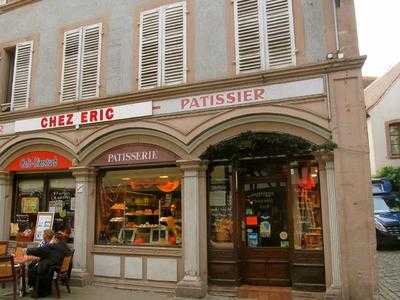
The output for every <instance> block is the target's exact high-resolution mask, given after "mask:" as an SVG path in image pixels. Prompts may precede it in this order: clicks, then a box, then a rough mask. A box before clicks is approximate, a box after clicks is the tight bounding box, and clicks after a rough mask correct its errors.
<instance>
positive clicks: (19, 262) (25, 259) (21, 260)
mask: <svg viewBox="0 0 400 300" xmlns="http://www.w3.org/2000/svg"><path fill="white" fill-rule="evenodd" d="M38 259H39V258H38V257H36V256H30V255H23V256H15V257H14V264H15V268H19V269H20V272H21V278H22V286H21V293H22V296H25V295H26V270H27V267H26V266H27V265H28V264H29V263H30V262H32V261H35V260H38Z"/></svg>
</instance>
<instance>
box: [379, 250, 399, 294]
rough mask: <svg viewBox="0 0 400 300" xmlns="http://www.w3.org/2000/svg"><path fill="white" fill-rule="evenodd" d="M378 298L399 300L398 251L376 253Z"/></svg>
mask: <svg viewBox="0 0 400 300" xmlns="http://www.w3.org/2000/svg"><path fill="white" fill-rule="evenodd" d="M378 271H379V282H378V286H379V296H380V299H382V300H399V299H400V250H385V251H378Z"/></svg>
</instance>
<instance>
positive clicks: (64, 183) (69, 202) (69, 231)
mask: <svg viewBox="0 0 400 300" xmlns="http://www.w3.org/2000/svg"><path fill="white" fill-rule="evenodd" d="M48 211H49V212H54V213H55V216H54V225H53V230H54V231H62V232H63V233H64V234H65V235H66V237H67V241H68V242H69V243H72V242H73V238H74V214H75V180H74V179H73V178H62V179H51V180H50V182H49V203H48Z"/></svg>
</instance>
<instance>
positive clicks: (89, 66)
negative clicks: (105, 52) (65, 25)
mask: <svg viewBox="0 0 400 300" xmlns="http://www.w3.org/2000/svg"><path fill="white" fill-rule="evenodd" d="M82 37H83V40H82V63H81V75H80V79H81V80H80V97H79V98H80V99H89V98H94V97H98V96H99V86H100V61H101V37H102V24H95V25H91V26H87V27H84V28H83V30H82Z"/></svg>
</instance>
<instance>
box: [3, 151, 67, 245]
mask: <svg viewBox="0 0 400 300" xmlns="http://www.w3.org/2000/svg"><path fill="white" fill-rule="evenodd" d="M71 166H72V162H71V160H70V159H68V158H66V157H64V156H63V155H61V154H58V153H55V152H52V151H33V152H25V153H24V154H22V155H20V156H18V157H17V158H15V159H14V160H13V161H11V162H10V163H9V165H8V166H7V171H8V172H10V173H11V174H12V178H13V180H12V188H13V191H14V192H13V198H12V209H11V224H10V232H9V237H10V240H11V241H16V242H17V243H32V242H33V241H34V233H35V227H36V225H37V216H38V213H39V212H49V213H53V214H54V217H53V218H52V221H53V229H54V230H56V231H61V232H63V233H64V234H65V237H66V240H67V241H68V242H69V243H71V244H73V241H74V210H75V179H74V178H73V177H72V174H71V172H70V168H71Z"/></svg>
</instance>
